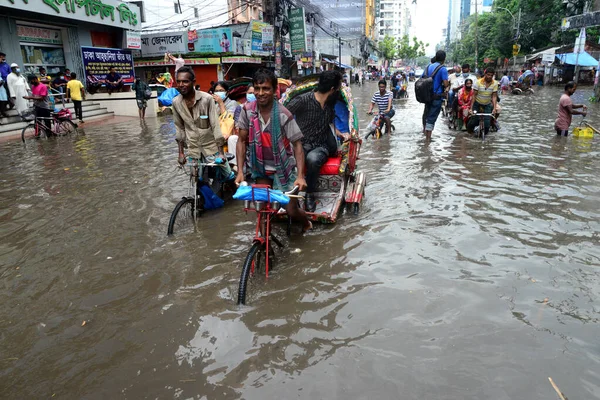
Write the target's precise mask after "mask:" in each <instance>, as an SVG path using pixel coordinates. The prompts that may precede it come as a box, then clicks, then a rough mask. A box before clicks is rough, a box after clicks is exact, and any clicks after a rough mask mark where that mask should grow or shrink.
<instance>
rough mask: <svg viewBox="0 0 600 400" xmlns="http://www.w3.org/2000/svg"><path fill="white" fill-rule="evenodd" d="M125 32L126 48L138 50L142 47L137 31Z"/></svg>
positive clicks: (140, 37) (140, 36)
mask: <svg viewBox="0 0 600 400" xmlns="http://www.w3.org/2000/svg"><path fill="white" fill-rule="evenodd" d="M125 33H126V34H125V40H126V41H127V43H125V45H126V47H125V48H126V49H136V50H139V49H141V48H142V35H141V33H140V32H139V31H126V32H125Z"/></svg>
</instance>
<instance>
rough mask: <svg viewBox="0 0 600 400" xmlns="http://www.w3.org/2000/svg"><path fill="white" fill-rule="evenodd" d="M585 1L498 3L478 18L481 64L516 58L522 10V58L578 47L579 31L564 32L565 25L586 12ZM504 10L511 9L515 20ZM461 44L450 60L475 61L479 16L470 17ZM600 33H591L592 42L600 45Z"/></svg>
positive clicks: (592, 30)
mask: <svg viewBox="0 0 600 400" xmlns="http://www.w3.org/2000/svg"><path fill="white" fill-rule="evenodd" d="M583 4H584V0H575V1H570V2H569V3H567V4H565V3H563V0H546V1H543V2H542V1H538V0H496V1H494V6H493V11H492V12H490V13H485V14H481V15H479V16H478V21H477V30H478V38H477V45H478V56H479V59H478V60H477V61H478V64H479V65H483V59H484V58H486V57H487V58H490V59H492V60H496V59H498V58H510V57H512V45H513V44H514V43H515V35H516V19H517V18H518V13H519V7H521V24H520V34H519V38H518V40H517V42H518V43H519V44H520V45H521V54H529V53H532V52H534V51H535V50H537V49H543V48H546V47H550V46H562V45H566V44H574V43H575V37H576V36H577V35H578V33H579V31H578V30H573V31H566V32H563V31H561V29H560V25H561V21H562V19H563V18H564V17H565V16H569V15H574V14H578V13H580V12H581V11H582V9H583ZM502 8H507V9H509V10H510V11H511V12H512V13H513V15H514V16H515V19H513V18H512V17H511V15H510V14H509V13H508V12H507V11H506V10H503V9H502ZM461 33H462V38H461V40H458V41H455V42H452V43H451V44H450V47H449V49H448V60H451V61H452V62H453V63H465V62H467V63H470V64H473V63H474V61H475V15H471V16H469V17H468V18H467V19H466V20H465V21H464V23H463V25H462V27H461ZM599 34H600V30H599V29H598V28H590V29H588V30H587V37H588V41H592V42H597V41H598V36H599Z"/></svg>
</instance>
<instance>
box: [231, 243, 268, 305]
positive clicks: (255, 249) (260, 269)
mask: <svg viewBox="0 0 600 400" xmlns="http://www.w3.org/2000/svg"><path fill="white" fill-rule="evenodd" d="M266 262H267V259H266V252H265V245H264V244H263V243H260V242H254V244H253V245H252V247H251V248H250V251H248V255H247V256H246V259H245V260H244V265H243V266H242V275H241V276H240V287H239V289H238V299H237V303H238V304H246V301H247V299H248V294H249V293H250V292H255V291H256V286H257V282H256V279H257V275H258V274H259V273H262V274H264V272H265V267H266Z"/></svg>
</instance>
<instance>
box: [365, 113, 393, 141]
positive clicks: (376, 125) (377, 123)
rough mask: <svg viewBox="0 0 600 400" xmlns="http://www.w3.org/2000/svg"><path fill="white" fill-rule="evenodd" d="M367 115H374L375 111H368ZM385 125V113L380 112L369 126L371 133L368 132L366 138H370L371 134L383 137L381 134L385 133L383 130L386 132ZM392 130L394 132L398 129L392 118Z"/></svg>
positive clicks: (376, 137)
mask: <svg viewBox="0 0 600 400" xmlns="http://www.w3.org/2000/svg"><path fill="white" fill-rule="evenodd" d="M367 115H373V113H372V112H371V113H367ZM384 125H385V113H382V112H380V113H379V114H378V115H376V116H375V117H373V119H372V120H371V122H370V123H369V125H368V126H367V129H370V130H369V133H367V135H366V136H365V140H367V139H368V138H369V136H374V137H375V139H379V138H381V136H382V135H383V133H382V132H384V131H383V127H384ZM390 131H392V132H395V131H396V127H395V126H394V124H393V123H392V121H391V120H390Z"/></svg>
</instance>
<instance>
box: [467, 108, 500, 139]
mask: <svg viewBox="0 0 600 400" xmlns="http://www.w3.org/2000/svg"><path fill="white" fill-rule="evenodd" d="M477 116H478V117H479V125H478V126H476V127H475V129H474V130H473V133H474V134H475V136H477V137H481V140H482V141H483V140H485V118H486V117H490V129H491V125H492V121H493V120H495V119H496V118H495V116H494V114H491V113H478V112H476V111H474V112H473V114H472V115H471V116H470V117H469V118H473V117H477ZM467 125H468V122H467Z"/></svg>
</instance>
